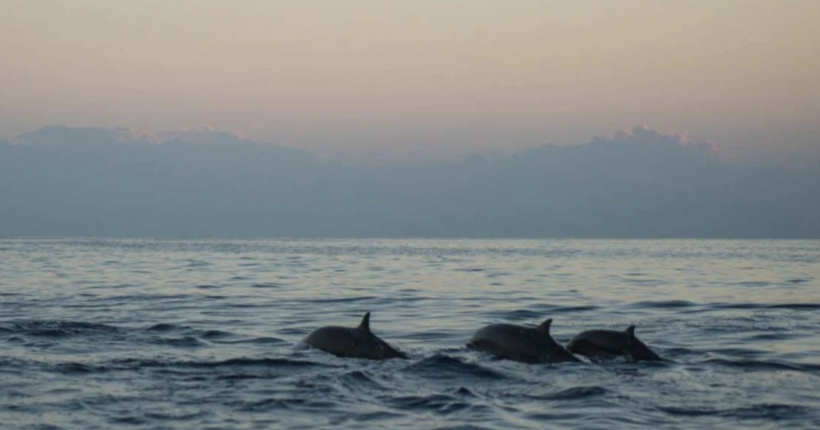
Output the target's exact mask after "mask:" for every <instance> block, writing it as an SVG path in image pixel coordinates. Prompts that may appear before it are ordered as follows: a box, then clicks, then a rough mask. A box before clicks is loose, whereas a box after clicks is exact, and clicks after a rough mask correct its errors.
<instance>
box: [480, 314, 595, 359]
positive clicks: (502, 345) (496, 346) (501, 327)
mask: <svg viewBox="0 0 820 430" xmlns="http://www.w3.org/2000/svg"><path fill="white" fill-rule="evenodd" d="M551 324H552V319H548V320H546V321H544V322H543V323H541V325H539V326H538V327H524V326H520V325H513V324H492V325H488V326H486V327H484V328H481V329H479V330H478V331H477V332H475V334H473V337H472V339H470V342H469V343H467V348H469V349H472V350H476V351H483V352H488V353H490V354H493V355H495V356H497V357H500V358H506V359H508V360H513V361H521V362H524V363H561V362H566V361H581V360H579V359H578V358H577V357H575V356H574V355H572V354H570V353H569V352H568V351H567V350H566V349H564V347H563V346H561V345H560V344H559V343H558V342H556V341H555V339H553V338H552V336H550V325H551Z"/></svg>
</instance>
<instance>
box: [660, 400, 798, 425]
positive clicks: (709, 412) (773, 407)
mask: <svg viewBox="0 0 820 430" xmlns="http://www.w3.org/2000/svg"><path fill="white" fill-rule="evenodd" d="M658 409H660V410H662V411H664V412H666V413H668V414H672V415H680V416H687V417H699V416H719V417H724V418H735V419H741V420H743V419H755V420H758V419H770V420H775V421H780V420H792V419H799V418H801V417H802V416H804V415H806V414H808V413H809V412H810V411H811V408H808V407H805V406H800V405H787V404H779V403H774V404H772V403H765V404H759V405H753V406H748V407H742V408H732V409H709V408H679V407H658Z"/></svg>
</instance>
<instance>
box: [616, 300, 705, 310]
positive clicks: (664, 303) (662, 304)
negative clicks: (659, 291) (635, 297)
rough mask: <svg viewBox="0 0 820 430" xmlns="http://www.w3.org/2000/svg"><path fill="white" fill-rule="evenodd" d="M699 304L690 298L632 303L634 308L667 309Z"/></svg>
mask: <svg viewBox="0 0 820 430" xmlns="http://www.w3.org/2000/svg"><path fill="white" fill-rule="evenodd" d="M694 306H698V304H697V303H693V302H690V301H688V300H659V301H643V302H635V303H632V304H631V305H630V307H633V308H649V309H665V308H691V307H694Z"/></svg>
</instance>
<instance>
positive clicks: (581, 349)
mask: <svg viewBox="0 0 820 430" xmlns="http://www.w3.org/2000/svg"><path fill="white" fill-rule="evenodd" d="M567 349H568V350H570V351H572V352H574V353H576V354H579V355H583V356H585V357H589V358H592V359H613V358H616V357H620V356H623V357H626V358H628V359H631V360H632V361H658V360H661V358H660V357H659V356H658V354H655V353H654V352H652V350H651V349H649V347H648V346H646V345H645V344H644V343H643V342H641V341H640V339H638V338H637V337H635V326H634V325H631V326H629V328H627V329H626V330H624V331H615V330H587V331H585V332H581V333H579V334H578V335H576V336H575V337H573V338H572V339H570V341H569V343H568V344H567Z"/></svg>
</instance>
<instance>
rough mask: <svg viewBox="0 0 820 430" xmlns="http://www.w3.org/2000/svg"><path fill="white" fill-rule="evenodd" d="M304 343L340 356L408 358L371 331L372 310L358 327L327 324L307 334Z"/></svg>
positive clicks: (376, 358)
mask: <svg viewBox="0 0 820 430" xmlns="http://www.w3.org/2000/svg"><path fill="white" fill-rule="evenodd" d="M303 342H304V343H306V344H308V345H310V346H312V347H314V348H316V349H321V350H322V351H325V352H329V353H331V354H333V355H336V356H339V357H350V358H367V359H370V360H387V359H389V358H408V357H407V355H406V354H404V353H403V352H401V351H398V350H396V349H395V348H393V347H392V346H390V345H388V344H387V342H385V341H383V340H381V339H380V338H379V337H378V336H376V335H375V334H373V332H371V331H370V312H368V313H366V314H364V318H362V322H361V324H359V326H358V327H356V328H348V327H339V326H327V327H321V328H317V329H316V330H313V332H312V333H310V334H309V335H307V337H306V338H305V339H304V340H303Z"/></svg>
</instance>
